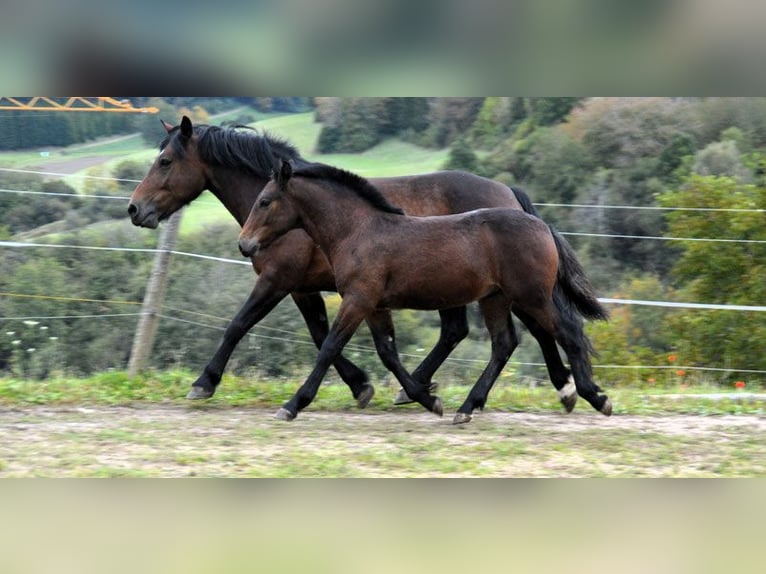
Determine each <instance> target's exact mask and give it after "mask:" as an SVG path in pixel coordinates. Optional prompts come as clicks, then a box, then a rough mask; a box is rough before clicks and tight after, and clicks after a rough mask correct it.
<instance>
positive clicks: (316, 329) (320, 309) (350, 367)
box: [291, 293, 375, 409]
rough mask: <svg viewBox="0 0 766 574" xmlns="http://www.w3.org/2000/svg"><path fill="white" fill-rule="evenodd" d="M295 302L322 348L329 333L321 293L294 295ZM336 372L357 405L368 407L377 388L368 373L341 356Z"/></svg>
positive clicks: (335, 363)
mask: <svg viewBox="0 0 766 574" xmlns="http://www.w3.org/2000/svg"><path fill="white" fill-rule="evenodd" d="M291 295H292V298H293V301H295V304H296V305H297V306H298V309H299V310H300V312H301V315H303V319H304V320H305V321H306V326H307V327H308V328H309V333H311V338H312V339H313V340H314V344H315V345H316V346H317V349H321V348H322V343H323V342H324V340H325V338H327V333H328V331H329V327H328V321H327V308H326V307H325V304H324V299H322V295H320V294H319V293H292V294H291ZM333 366H334V367H335V370H336V371H338V374H339V375H340V378H341V379H343V381H344V382H345V383H346V384H347V385H348V388H349V389H351V393H352V394H353V395H354V398H355V399H356V404H357V406H359V408H360V409H363V408H364V407H366V406H367V404H368V403H369V402H370V399H372V397H373V395H375V387H373V386H372V385H371V384H369V383H368V382H367V373H365V372H364V371H363V370H362V369H360V368H359V367H357V366H356V365H355V364H354V363H352V362H351V361H349V360H348V359H346V358H345V357H344V356H343V355H339V356H338V358H337V359H336V360H335V362H334V363H333Z"/></svg>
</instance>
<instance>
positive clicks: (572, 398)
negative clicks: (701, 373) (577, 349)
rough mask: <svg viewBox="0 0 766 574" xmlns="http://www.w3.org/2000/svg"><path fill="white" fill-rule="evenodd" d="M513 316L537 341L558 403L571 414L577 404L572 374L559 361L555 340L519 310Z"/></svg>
mask: <svg viewBox="0 0 766 574" xmlns="http://www.w3.org/2000/svg"><path fill="white" fill-rule="evenodd" d="M513 312H514V314H515V315H516V316H517V317H518V318H519V319H521V322H522V323H524V325H525V326H526V327H527V329H529V332H530V333H531V334H532V336H533V337H534V338H535V340H537V343H538V345H540V350H541V351H542V353H543V358H544V359H545V366H546V367H547V369H548V376H550V378H551V383H553V386H554V387H555V389H556V393H557V394H558V397H559V401H560V402H561V404H562V405H563V407H564V409H565V410H566V412H568V413H571V412H572V410H573V409H574V407H575V404H576V403H577V386H576V385H575V382H574V377H572V372H571V371H570V370H569V369H567V368H566V366H565V365H564V363H563V362H562V361H561V355H560V354H559V350H558V348H557V347H556V340H555V339H554V338H553V336H552V335H551V334H550V333H548V332H546V331H545V329H543V328H542V327H541V326H540V324H539V323H538V322H537V321H535V320H534V319H533V318H532V317H530V316H529V315H528V314H527V313H525V312H524V311H521V310H520V309H514V310H513Z"/></svg>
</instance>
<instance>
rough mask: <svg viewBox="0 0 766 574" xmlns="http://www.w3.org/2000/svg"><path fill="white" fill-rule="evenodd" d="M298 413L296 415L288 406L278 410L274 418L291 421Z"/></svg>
mask: <svg viewBox="0 0 766 574" xmlns="http://www.w3.org/2000/svg"><path fill="white" fill-rule="evenodd" d="M296 416H297V415H294V414H293V413H291V412H290V411H288V410H287V409H286V408H284V407H282V408H281V409H279V410H278V411H277V414H275V415H274V418H275V419H277V420H280V421H291V420H293V419H294V418H295V417H296Z"/></svg>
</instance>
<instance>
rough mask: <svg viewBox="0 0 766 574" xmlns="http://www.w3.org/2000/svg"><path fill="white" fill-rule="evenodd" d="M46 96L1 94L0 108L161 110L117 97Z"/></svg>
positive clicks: (113, 110)
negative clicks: (28, 96) (138, 106)
mask: <svg viewBox="0 0 766 574" xmlns="http://www.w3.org/2000/svg"><path fill="white" fill-rule="evenodd" d="M57 99H58V100H59V101H56V99H53V98H46V97H43V96H35V97H31V98H9V97H5V96H0V110H17V111H33V112H40V111H49V112H50V111H60V112H123V113H125V112H130V113H144V114H156V113H157V112H159V111H160V110H159V109H158V108H155V107H153V106H152V107H146V108H135V107H133V104H131V103H130V102H129V101H128V100H117V99H115V98H67V99H66V101H64V98H57Z"/></svg>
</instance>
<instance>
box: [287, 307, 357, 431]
mask: <svg viewBox="0 0 766 574" xmlns="http://www.w3.org/2000/svg"><path fill="white" fill-rule="evenodd" d="M364 316H365V309H364V308H363V307H361V306H359V305H355V304H354V303H353V302H352V301H351V298H349V297H347V298H344V299H343V302H342V303H341V305H340V309H339V310H338V315H337V316H336V317H335V321H334V322H333V324H332V327H331V328H330V332H329V333H328V334H327V337H325V340H324V341H323V342H322V346H321V348H320V349H319V356H318V357H317V360H316V364H315V365H314V368H313V370H312V371H311V373H310V374H309V376H308V378H307V379H306V381H305V382H304V383H303V384H302V385H301V387H300V388H299V389H298V390H297V391H296V393H295V394H294V395H293V396H292V398H291V399H290V400H289V401H287V402H286V403H285V404H284V405H283V406H282V408H281V409H279V411H277V414H276V417H277V418H278V419H281V420H285V421H290V420H293V419H294V418H295V417H296V416H298V412H299V411H301V410H303V409H304V408H306V407H307V406H308V405H309V404H311V401H313V400H314V397H315V396H316V394H317V391H318V390H319V385H320V384H321V383H322V379H324V376H325V375H326V374H327V371H328V370H329V368H330V365H332V364H333V363H334V362H335V361H336V360H337V359H338V357H339V356H340V353H341V351H342V350H343V347H345V346H346V343H348V341H349V340H350V339H351V336H352V335H353V334H354V332H355V331H356V330H357V328H358V327H359V324H360V323H361V322H362V320H363V319H364Z"/></svg>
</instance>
